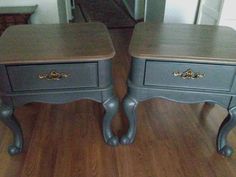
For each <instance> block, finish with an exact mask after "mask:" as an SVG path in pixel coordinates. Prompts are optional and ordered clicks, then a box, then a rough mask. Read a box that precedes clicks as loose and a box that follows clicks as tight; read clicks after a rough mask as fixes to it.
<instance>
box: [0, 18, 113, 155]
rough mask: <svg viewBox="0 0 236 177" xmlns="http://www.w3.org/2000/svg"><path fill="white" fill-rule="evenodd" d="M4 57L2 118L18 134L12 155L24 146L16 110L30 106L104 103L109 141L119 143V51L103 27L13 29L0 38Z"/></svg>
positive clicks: (1, 67)
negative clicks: (115, 63) (115, 71)
mask: <svg viewBox="0 0 236 177" xmlns="http://www.w3.org/2000/svg"><path fill="white" fill-rule="evenodd" d="M0 53H1V55H0V77H1V82H0V94H1V99H0V100H1V101H0V103H1V104H0V119H1V120H2V121H3V122H4V123H5V124H6V126H8V127H9V128H10V129H11V131H12V133H13V135H14V141H13V144H12V145H11V146H10V147H9V153H10V154H12V155H14V154H17V153H20V152H21V151H22V147H23V136H22V130H21V128H20V125H19V123H18V122H17V120H16V119H15V117H14V116H13V113H14V109H15V108H16V107H18V106H22V105H24V104H26V103H30V102H42V103H53V104H59V103H66V102H71V101H75V100H80V99H92V100H94V101H97V102H100V103H102V104H103V106H104V108H105V111H106V113H105V116H104V119H103V135H104V139H105V142H106V143H108V144H109V145H112V146H116V145H118V138H117V137H116V136H115V135H114V134H113V133H112V130H111V122H112V118H113V116H114V115H115V114H116V112H117V109H118V99H117V98H116V96H115V95H114V94H113V85H112V58H113V56H114V55H115V51H114V48H113V44H112V41H111V39H110V36H109V32H108V30H107V29H106V27H105V26H104V25H103V24H101V23H81V24H52V25H18V26H12V27H10V28H8V29H7V30H6V31H5V32H4V33H3V35H2V37H1V38H0Z"/></svg>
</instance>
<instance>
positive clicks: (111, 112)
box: [103, 97, 119, 146]
mask: <svg viewBox="0 0 236 177" xmlns="http://www.w3.org/2000/svg"><path fill="white" fill-rule="evenodd" d="M103 107H104V108H105V111H106V113H105V116H104V118H103V136H104V139H105V142H106V143H107V144H109V145H111V146H117V145H118V144H119V139H118V137H117V136H115V135H114V134H113V133H112V130H111V123H112V119H113V117H114V116H115V114H116V113H117V111H118V107H119V102H118V99H117V98H116V97H112V98H110V99H108V100H106V101H105V102H104V103H103Z"/></svg>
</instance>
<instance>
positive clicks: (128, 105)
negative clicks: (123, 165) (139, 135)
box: [120, 95, 138, 144]
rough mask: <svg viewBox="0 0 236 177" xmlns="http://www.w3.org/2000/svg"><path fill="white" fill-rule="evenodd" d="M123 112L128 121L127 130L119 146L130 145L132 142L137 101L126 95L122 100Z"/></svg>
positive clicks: (134, 132) (134, 133)
mask: <svg viewBox="0 0 236 177" xmlns="http://www.w3.org/2000/svg"><path fill="white" fill-rule="evenodd" d="M123 105H124V110H125V114H126V116H127V118H128V120H129V130H128V132H127V134H126V135H124V136H123V137H122V138H121V140H120V143H121V144H131V143H133V141H134V138H135V135H136V115H135V109H136V107H137V105H138V101H137V100H136V99H134V98H132V97H130V96H129V95H127V96H126V97H125V99H124V103H123Z"/></svg>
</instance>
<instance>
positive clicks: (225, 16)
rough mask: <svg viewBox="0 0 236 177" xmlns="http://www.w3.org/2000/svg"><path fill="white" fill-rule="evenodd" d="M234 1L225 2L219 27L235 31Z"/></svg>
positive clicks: (235, 11) (226, 0)
mask: <svg viewBox="0 0 236 177" xmlns="http://www.w3.org/2000/svg"><path fill="white" fill-rule="evenodd" d="M235 8H236V1H235V0H225V1H224V5H223V9H222V13H221V17H220V22H219V25H223V26H229V27H232V28H234V29H235V30H236V10H235Z"/></svg>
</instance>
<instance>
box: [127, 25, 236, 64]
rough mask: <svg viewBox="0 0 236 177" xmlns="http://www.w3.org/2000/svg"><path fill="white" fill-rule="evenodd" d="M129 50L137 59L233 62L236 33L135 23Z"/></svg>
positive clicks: (181, 26) (213, 27)
mask: <svg viewBox="0 0 236 177" xmlns="http://www.w3.org/2000/svg"><path fill="white" fill-rule="evenodd" d="M129 52H130V54H131V56H133V57H136V58H140V59H153V60H162V61H183V62H203V63H223V64H236V32H235V31H234V30H233V29H231V28H229V27H219V26H209V25H190V24H159V25H158V24H152V23H147V22H146V23H139V24H137V25H136V27H135V29H134V33H133V37H132V40H131V44H130V47H129Z"/></svg>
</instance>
